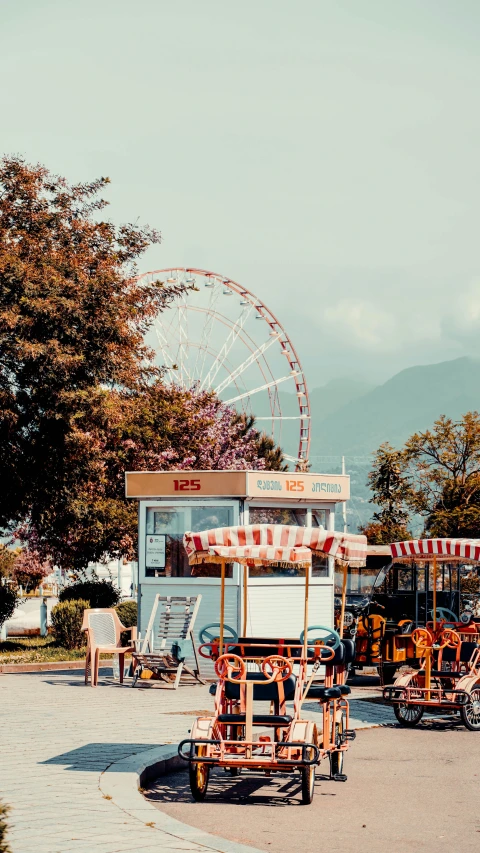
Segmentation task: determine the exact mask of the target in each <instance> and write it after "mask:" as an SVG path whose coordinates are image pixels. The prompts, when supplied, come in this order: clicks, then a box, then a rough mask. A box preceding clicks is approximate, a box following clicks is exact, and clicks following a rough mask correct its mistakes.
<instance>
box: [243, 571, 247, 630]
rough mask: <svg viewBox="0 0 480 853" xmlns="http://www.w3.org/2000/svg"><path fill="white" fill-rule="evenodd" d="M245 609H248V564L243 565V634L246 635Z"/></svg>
mask: <svg viewBox="0 0 480 853" xmlns="http://www.w3.org/2000/svg"><path fill="white" fill-rule="evenodd" d="M247 611H248V566H247V565H245V566H244V567H243V627H242V630H243V634H242V636H244V637H246V636H247Z"/></svg>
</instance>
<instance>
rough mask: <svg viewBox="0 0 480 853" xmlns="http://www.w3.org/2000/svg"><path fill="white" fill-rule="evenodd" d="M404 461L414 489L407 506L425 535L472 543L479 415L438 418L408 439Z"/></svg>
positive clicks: (479, 503)
mask: <svg viewBox="0 0 480 853" xmlns="http://www.w3.org/2000/svg"><path fill="white" fill-rule="evenodd" d="M405 456H406V459H407V460H408V464H409V468H410V470H411V474H412V479H413V485H414V488H413V490H412V493H411V498H410V505H411V507H412V509H414V510H415V511H416V512H418V513H420V514H421V515H422V516H423V517H424V519H425V531H426V532H427V533H428V534H429V535H430V536H433V537H435V536H439V537H444V536H453V537H462V536H464V537H474V538H478V535H479V531H480V415H479V414H478V412H467V414H465V415H463V417H462V418H461V420H460V421H457V422H455V421H453V420H452V419H451V418H447V417H445V416H444V415H442V417H440V418H439V419H438V420H437V421H435V423H434V427H433V429H432V430H426V431H425V432H419V433H415V434H414V435H412V437H411V438H409V439H408V441H407V442H406V444H405Z"/></svg>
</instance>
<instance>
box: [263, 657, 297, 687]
mask: <svg viewBox="0 0 480 853" xmlns="http://www.w3.org/2000/svg"><path fill="white" fill-rule="evenodd" d="M292 669H293V667H292V664H291V663H290V661H289V660H287V658H284V657H282V656H281V655H269V656H268V658H265V660H263V661H262V665H261V670H262V672H263V674H264V675H265V676H266V677H267V678H268V679H270V678H271V677H272V675H273V677H274V678H273V680H274V681H286V680H287V678H289V677H290V676H291V674H292Z"/></svg>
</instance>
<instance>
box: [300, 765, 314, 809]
mask: <svg viewBox="0 0 480 853" xmlns="http://www.w3.org/2000/svg"><path fill="white" fill-rule="evenodd" d="M314 792H315V765H314V764H310V765H309V766H308V767H302V803H303V804H304V805H305V806H309V805H310V803H311V802H312V800H313V795H314Z"/></svg>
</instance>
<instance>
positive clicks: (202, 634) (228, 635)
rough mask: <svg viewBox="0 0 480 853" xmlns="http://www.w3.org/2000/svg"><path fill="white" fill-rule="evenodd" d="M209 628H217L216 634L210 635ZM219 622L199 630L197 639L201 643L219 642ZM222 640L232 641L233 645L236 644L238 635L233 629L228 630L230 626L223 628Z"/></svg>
mask: <svg viewBox="0 0 480 853" xmlns="http://www.w3.org/2000/svg"><path fill="white" fill-rule="evenodd" d="M210 628H217V629H218V630H217V631H216V633H214V634H212V632H211V631H210V630H209V629H210ZM220 628H221V625H220V622H211V623H210V625H205V626H204V627H203V628H200V631H199V634H198V638H199V640H200V642H201V643H218V642H220ZM223 639H224V640H233V642H234V643H237V642H238V634H237V632H236V631H235V630H234V629H233V628H230V625H224V626H223Z"/></svg>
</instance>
